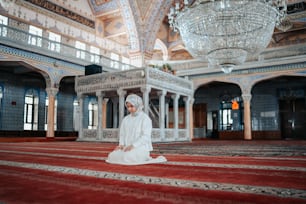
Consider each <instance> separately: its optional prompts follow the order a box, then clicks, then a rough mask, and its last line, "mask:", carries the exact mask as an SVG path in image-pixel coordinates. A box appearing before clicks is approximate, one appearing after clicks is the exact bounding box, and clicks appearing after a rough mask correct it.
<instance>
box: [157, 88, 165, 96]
mask: <svg viewBox="0 0 306 204" xmlns="http://www.w3.org/2000/svg"><path fill="white" fill-rule="evenodd" d="M166 94H167V91H166V90H164V89H163V90H161V91H158V92H157V95H158V96H165V95H166Z"/></svg>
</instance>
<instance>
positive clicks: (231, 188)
mask: <svg viewBox="0 0 306 204" xmlns="http://www.w3.org/2000/svg"><path fill="white" fill-rule="evenodd" d="M114 145H115V144H112V143H85V142H54V143H52V142H48V143H47V142H46V143H44V142H32V143H0V181H1V184H0V187H1V189H0V203H1V204H2V203H3V204H6V203H7V204H9V203H16V204H19V203H119V202H121V203H136V204H137V203H277V202H278V203H306V184H305V180H306V156H304V155H303V152H304V151H303V147H302V148H300V149H297V153H295V154H296V156H288V155H287V153H285V154H282V153H281V152H280V153H279V155H278V156H269V155H270V154H267V155H263V156H258V155H256V156H249V155H248V156H244V155H243V154H242V155H241V156H223V154H221V155H214V156H212V155H210V154H208V155H206V154H203V153H202V154H198V152H196V153H195V154H193V153H191V154H186V153H185V152H183V153H182V152H180V147H181V146H180V145H183V144H174V145H173V146H171V145H160V144H159V145H154V146H155V147H156V148H157V149H159V150H160V149H162V151H154V152H153V154H152V156H153V157H155V156H157V155H159V154H162V155H163V156H165V157H166V158H167V159H168V162H166V163H161V164H150V165H139V166H123V165H111V164H108V163H106V162H105V158H106V157H107V154H108V153H109V152H110V151H111V150H112V149H113V147H114ZM195 146H196V147H197V149H201V148H203V149H205V148H206V147H205V146H202V147H201V146H200V145H198V144H196V145H195ZM281 146H282V145H281ZM281 146H271V147H273V148H271V149H272V151H275V150H276V149H277V148H279V151H282V147H281ZM167 147H169V149H170V150H171V151H168V152H167V150H168V149H167ZM175 147H176V149H177V151H172V150H173V149H175ZM190 147H192V146H190ZM253 147H254V146H253ZM184 148H187V147H186V146H184ZM184 148H183V149H184ZM208 148H211V147H208ZM254 148H255V147H254ZM293 148H294V147H293ZM187 149H188V148H187ZM267 149H268V146H267ZM287 150H288V149H287ZM287 150H286V148H285V151H287ZM205 151H207V150H205ZM205 151H204V152H205ZM214 151H218V150H214ZM221 151H222V152H224V149H223V150H221ZM239 151H242V152H243V151H247V147H246V146H244V147H243V148H241V149H240V150H239ZM294 151H295V150H294ZM161 152H163V153H161Z"/></svg>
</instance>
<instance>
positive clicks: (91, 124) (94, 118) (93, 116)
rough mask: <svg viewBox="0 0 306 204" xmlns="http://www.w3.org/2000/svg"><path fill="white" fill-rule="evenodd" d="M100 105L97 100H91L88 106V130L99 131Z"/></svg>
mask: <svg viewBox="0 0 306 204" xmlns="http://www.w3.org/2000/svg"><path fill="white" fill-rule="evenodd" d="M97 126H98V104H97V100H96V99H91V100H90V102H89V104H88V129H97Z"/></svg>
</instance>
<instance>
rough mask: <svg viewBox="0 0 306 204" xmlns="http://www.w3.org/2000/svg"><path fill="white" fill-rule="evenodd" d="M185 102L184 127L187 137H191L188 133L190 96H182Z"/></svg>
mask: <svg viewBox="0 0 306 204" xmlns="http://www.w3.org/2000/svg"><path fill="white" fill-rule="evenodd" d="M184 102H185V129H186V134H187V136H188V138H191V135H190V96H187V97H184Z"/></svg>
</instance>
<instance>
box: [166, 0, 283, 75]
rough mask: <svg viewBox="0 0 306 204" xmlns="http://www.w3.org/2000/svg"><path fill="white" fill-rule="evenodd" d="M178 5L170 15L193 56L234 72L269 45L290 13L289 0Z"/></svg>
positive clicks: (209, 0) (197, 1)
mask: <svg viewBox="0 0 306 204" xmlns="http://www.w3.org/2000/svg"><path fill="white" fill-rule="evenodd" d="M192 2H193V3H189V1H188V0H184V3H183V4H180V3H179V2H177V3H176V4H175V8H171V9H170V13H169V14H168V19H169V24H170V27H172V28H173V30H174V31H179V33H180V35H181V38H182V41H183V43H184V44H185V46H186V49H187V50H188V51H189V53H190V54H191V55H192V56H193V57H194V58H198V59H203V60H208V63H209V66H210V67H220V68H221V69H222V70H223V71H224V72H225V73H230V72H231V71H232V69H233V68H234V67H235V66H236V65H240V64H243V63H244V62H245V61H246V59H247V56H248V55H250V56H256V55H258V54H259V53H260V52H262V51H263V50H264V49H265V48H266V47H267V46H268V44H269V42H270V40H271V38H272V34H273V31H274V28H275V26H277V25H279V24H280V23H281V21H282V19H284V18H285V14H286V9H287V7H286V0H195V1H192Z"/></svg>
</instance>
